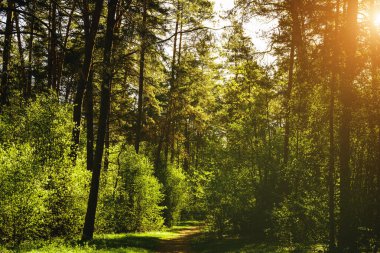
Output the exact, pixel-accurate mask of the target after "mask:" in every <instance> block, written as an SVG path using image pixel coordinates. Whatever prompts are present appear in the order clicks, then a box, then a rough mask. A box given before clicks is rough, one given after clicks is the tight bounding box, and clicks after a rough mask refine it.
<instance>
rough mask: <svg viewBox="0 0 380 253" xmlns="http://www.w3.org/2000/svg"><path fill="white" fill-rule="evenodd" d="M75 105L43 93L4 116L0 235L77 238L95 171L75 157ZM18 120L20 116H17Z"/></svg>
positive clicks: (13, 241) (12, 239)
mask: <svg viewBox="0 0 380 253" xmlns="http://www.w3.org/2000/svg"><path fill="white" fill-rule="evenodd" d="M68 109H69V108H68V107H66V106H63V105H59V104H58V102H57V101H56V100H55V99H51V98H49V97H48V96H40V97H38V98H37V99H36V101H34V102H31V103H30V104H29V105H28V106H25V107H23V108H22V109H20V108H19V109H18V110H14V111H6V112H5V113H4V114H3V115H2V117H1V119H0V122H1V124H0V126H1V127H0V131H1V132H2V133H4V135H3V138H4V137H5V138H4V139H3V140H2V144H0V164H1V166H0V175H1V183H0V191H1V192H3V193H4V194H1V196H0V206H1V208H0V220H1V222H0V234H1V235H2V236H1V239H2V241H3V242H5V243H9V244H10V245H13V246H17V245H18V244H20V243H21V242H22V241H24V240H30V239H37V238H48V237H52V236H69V237H71V236H74V235H77V234H78V233H79V232H80V229H81V222H82V219H83V217H84V211H85V207H86V206H85V201H84V199H85V198H86V195H87V192H86V184H87V183H88V179H89V173H88V172H87V171H86V170H85V169H84V166H83V160H82V159H81V158H80V159H79V160H78V162H77V165H76V166H73V165H72V162H71V159H70V157H69V155H68V154H69V148H70V133H71V127H72V124H71V122H70V120H68V113H69V110H68ZM15 119H17V120H15Z"/></svg>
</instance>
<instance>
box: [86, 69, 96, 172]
mask: <svg viewBox="0 0 380 253" xmlns="http://www.w3.org/2000/svg"><path fill="white" fill-rule="evenodd" d="M93 78H94V70H93V69H91V71H90V76H89V78H88V82H87V85H86V87H87V90H86V102H87V107H86V123H87V161H86V162H87V170H89V171H92V169H93V163H94V95H93V84H92V82H93Z"/></svg>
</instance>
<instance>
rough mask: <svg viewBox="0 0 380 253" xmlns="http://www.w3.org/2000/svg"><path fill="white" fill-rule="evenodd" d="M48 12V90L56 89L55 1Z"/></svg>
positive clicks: (52, 1)
mask: <svg viewBox="0 0 380 253" xmlns="http://www.w3.org/2000/svg"><path fill="white" fill-rule="evenodd" d="M50 8H51V9H50V11H51V17H50V19H51V21H50V22H51V29H50V43H49V54H48V88H49V89H56V92H57V94H58V90H57V87H56V67H57V65H56V62H57V50H56V49H57V35H56V30H57V14H56V13H57V3H56V1H55V0H51V1H50Z"/></svg>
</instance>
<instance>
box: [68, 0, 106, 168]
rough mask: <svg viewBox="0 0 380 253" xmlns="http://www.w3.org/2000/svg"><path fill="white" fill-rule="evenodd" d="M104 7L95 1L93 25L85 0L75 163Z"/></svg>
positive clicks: (76, 103)
mask: <svg viewBox="0 0 380 253" xmlns="http://www.w3.org/2000/svg"><path fill="white" fill-rule="evenodd" d="M102 9H103V0H97V1H96V3H95V11H94V13H93V15H92V18H91V25H90V21H89V17H88V16H89V13H88V2H87V0H84V1H83V16H84V24H85V34H86V36H85V37H86V38H85V55H84V61H83V65H82V69H81V72H80V75H79V82H78V86H77V92H76V94H75V98H74V113H73V121H74V128H73V133H72V146H71V157H72V160H73V162H74V163H75V161H76V158H77V150H78V145H79V135H80V125H81V118H82V102H83V95H84V91H85V88H86V84H87V81H88V77H89V72H90V68H91V62H92V55H93V50H94V45H95V37H96V33H97V31H98V27H99V20H100V14H101V12H102Z"/></svg>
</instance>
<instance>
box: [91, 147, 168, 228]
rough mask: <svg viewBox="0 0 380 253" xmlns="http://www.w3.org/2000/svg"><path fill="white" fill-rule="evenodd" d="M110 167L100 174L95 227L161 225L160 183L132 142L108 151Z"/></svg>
mask: <svg viewBox="0 0 380 253" xmlns="http://www.w3.org/2000/svg"><path fill="white" fill-rule="evenodd" d="M110 154H111V155H110V167H109V170H108V171H104V172H103V175H102V178H101V179H102V181H103V183H102V184H103V187H102V189H101V198H100V201H101V207H100V212H99V215H98V216H99V218H98V220H99V222H98V224H99V229H101V230H107V231H111V232H126V231H147V230H152V229H159V228H161V227H162V225H163V218H162V217H161V214H162V210H163V207H161V206H160V203H161V202H162V199H163V194H162V193H161V190H162V186H161V185H160V184H159V182H158V180H157V179H156V178H155V177H154V176H153V166H152V164H151V162H150V161H149V159H148V158H147V157H145V156H144V155H141V154H136V152H135V150H134V148H133V147H132V146H126V145H119V146H115V147H113V148H112V149H111V151H110Z"/></svg>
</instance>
